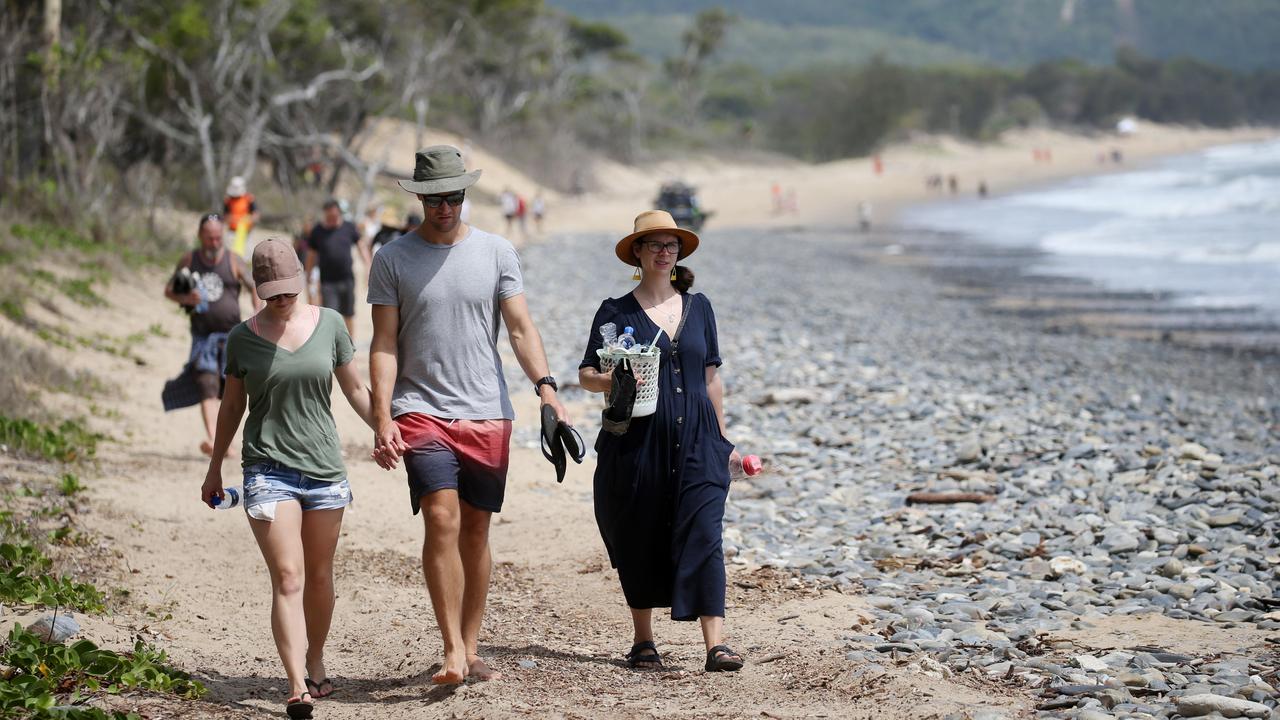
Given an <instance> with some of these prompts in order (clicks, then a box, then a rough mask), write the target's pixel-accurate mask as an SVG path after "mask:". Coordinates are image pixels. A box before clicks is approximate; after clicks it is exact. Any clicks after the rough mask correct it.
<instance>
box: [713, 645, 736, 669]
mask: <svg viewBox="0 0 1280 720" xmlns="http://www.w3.org/2000/svg"><path fill="white" fill-rule="evenodd" d="M735 658H736V659H735ZM741 669H742V656H741V655H739V654H738V653H736V652H734V651H733V650H732V649H731V648H730V647H729V646H728V645H717V646H715V647H713V648H711V649H710V650H708V651H707V666H706V671H707V672H733V671H734V670H741Z"/></svg>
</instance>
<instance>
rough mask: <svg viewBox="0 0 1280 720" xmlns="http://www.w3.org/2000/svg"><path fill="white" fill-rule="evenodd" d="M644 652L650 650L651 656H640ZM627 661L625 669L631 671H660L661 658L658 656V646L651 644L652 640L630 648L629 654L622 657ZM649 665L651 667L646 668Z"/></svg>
mask: <svg viewBox="0 0 1280 720" xmlns="http://www.w3.org/2000/svg"><path fill="white" fill-rule="evenodd" d="M645 650H652V651H653V654H652V655H647V654H642V653H644V651H645ZM623 657H625V658H626V659H627V667H629V668H631V669H632V670H660V669H662V656H661V655H659V654H658V646H657V645H654V644H653V641H652V640H645V641H644V642H638V643H636V644H635V645H632V646H631V652H629V653H627V654H626V655H624V656H623ZM646 665H650V666H651V667H646Z"/></svg>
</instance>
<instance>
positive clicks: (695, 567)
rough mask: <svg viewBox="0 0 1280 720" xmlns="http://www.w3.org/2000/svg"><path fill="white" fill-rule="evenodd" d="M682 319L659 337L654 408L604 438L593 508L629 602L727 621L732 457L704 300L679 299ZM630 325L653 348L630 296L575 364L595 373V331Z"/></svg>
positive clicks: (607, 306)
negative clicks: (718, 402) (713, 391)
mask: <svg viewBox="0 0 1280 720" xmlns="http://www.w3.org/2000/svg"><path fill="white" fill-rule="evenodd" d="M683 302H684V303H685V304H686V305H687V306H688V308H689V313H688V317H687V318H686V320H685V324H684V328H683V329H682V330H681V331H680V335H679V337H677V338H676V339H675V342H672V339H671V338H669V337H667V335H666V333H663V335H662V338H661V339H660V340H659V341H658V347H660V348H661V349H662V358H661V363H660V365H659V368H658V382H659V391H658V409H657V411H656V412H655V413H654V414H653V415H649V416H647V417H638V418H633V419H632V420H631V427H630V429H628V430H627V432H626V434H625V435H622V436H617V435H613V434H611V433H607V432H604V431H601V433H600V436H599V438H598V439H597V440H596V452H597V453H598V454H599V458H598V460H597V463H596V474H595V511H596V523H597V525H599V527H600V536H601V537H602V538H604V544H605V547H606V548H607V549H608V551H609V560H610V561H611V562H612V563H613V566H614V567H615V568H617V569H618V577H619V579H620V580H621V581H622V592H623V595H625V596H626V599H627V605H629V606H631V607H633V608H637V609H640V608H655V607H670V608H671V617H672V619H674V620H696V619H697V618H698V617H700V616H703V615H710V616H716V617H724V593H725V570H724V552H723V548H722V542H721V535H722V532H723V527H724V505H725V500H726V499H727V498H728V495H729V454H730V453H731V452H733V445H732V444H730V443H729V441H728V440H726V439H725V438H724V436H723V435H721V434H720V423H719V421H718V420H717V419H716V411H715V407H714V406H713V405H712V404H711V399H710V397H708V395H707V378H706V368H707V366H710V365H715V366H719V365H720V343H719V340H718V339H717V337H716V319H715V313H714V312H712V309H711V303H710V302H709V301H708V300H707V299H706V297H704V296H703V295H701V294H697V293H694V294H687V293H686V294H684V295H683ZM607 322H613V323H615V324H616V325H617V326H618V332H619V333H621V332H622V329H623V328H624V327H626V326H628V325H629V326H631V327H633V328H635V337H636V340H637V341H639V342H642V343H645V344H648V343H650V342H652V341H653V339H654V337H655V336H656V335H657V333H658V326H657V325H656V324H655V323H654V322H653V321H652V320H650V319H649V316H648V315H646V314H645V312H644V310H643V309H642V308H641V307H640V303H639V302H637V301H636V299H635V296H634V295H630V294H628V295H625V296H623V297H621V298H616V299H610V300H606V301H605V302H604V303H603V304H601V306H600V309H599V310H598V311H597V312H596V316H595V318H594V319H593V320H592V321H591V334H590V339H589V340H588V343H587V351H586V354H585V355H584V356H583V359H582V364H581V365H580V367H586V366H588V365H589V366H591V367H594V368H596V369H597V370H598V369H600V360H599V357H597V355H596V350H598V349H599V348H600V347H601V339H600V331H599V327H600V326H601V325H603V324H604V323H607Z"/></svg>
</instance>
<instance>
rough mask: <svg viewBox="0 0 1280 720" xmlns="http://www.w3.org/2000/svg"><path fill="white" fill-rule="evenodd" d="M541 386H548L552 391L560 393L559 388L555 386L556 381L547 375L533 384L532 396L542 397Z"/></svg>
mask: <svg viewBox="0 0 1280 720" xmlns="http://www.w3.org/2000/svg"><path fill="white" fill-rule="evenodd" d="M543 385H550V386H551V389H552V390H555V391H556V392H560V387H559V386H558V385H556V379H555V378H553V377H551V376H550V375H548V376H546V377H541V378H538V382H536V383H534V384H533V394H534V395H542V386H543Z"/></svg>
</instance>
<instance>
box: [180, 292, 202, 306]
mask: <svg viewBox="0 0 1280 720" xmlns="http://www.w3.org/2000/svg"><path fill="white" fill-rule="evenodd" d="M180 302H181V303H182V304H183V305H186V306H187V307H195V306H197V305H199V304H200V291H199V290H192V291H191V292H189V293H187V294H186V295H183V296H182V299H181V300H180Z"/></svg>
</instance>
